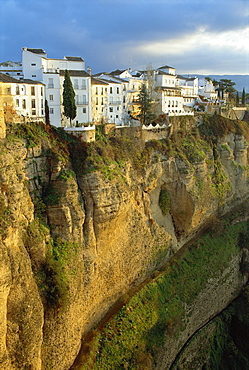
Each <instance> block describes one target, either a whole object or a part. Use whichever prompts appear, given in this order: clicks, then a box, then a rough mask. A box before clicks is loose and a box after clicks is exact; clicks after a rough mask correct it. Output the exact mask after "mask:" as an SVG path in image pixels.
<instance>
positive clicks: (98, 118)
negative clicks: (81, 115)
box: [91, 77, 109, 124]
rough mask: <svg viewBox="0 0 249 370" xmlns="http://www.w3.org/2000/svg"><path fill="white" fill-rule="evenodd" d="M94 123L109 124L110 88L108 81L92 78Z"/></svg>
mask: <svg viewBox="0 0 249 370" xmlns="http://www.w3.org/2000/svg"><path fill="white" fill-rule="evenodd" d="M91 86H92V122H93V123H96V124H103V123H105V122H108V88H109V84H108V82H107V81H104V80H102V79H101V78H97V77H92V78H91Z"/></svg>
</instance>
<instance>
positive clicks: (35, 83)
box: [18, 79, 45, 85]
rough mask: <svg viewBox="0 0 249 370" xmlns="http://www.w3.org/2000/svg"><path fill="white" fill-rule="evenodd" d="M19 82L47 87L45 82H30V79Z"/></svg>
mask: <svg viewBox="0 0 249 370" xmlns="http://www.w3.org/2000/svg"><path fill="white" fill-rule="evenodd" d="M18 82H20V83H25V84H30V85H45V84H44V83H43V82H40V81H35V80H30V79H24V80H18Z"/></svg>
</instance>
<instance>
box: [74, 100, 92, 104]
mask: <svg viewBox="0 0 249 370" xmlns="http://www.w3.org/2000/svg"><path fill="white" fill-rule="evenodd" d="M88 104H89V102H88V101H82V100H79V101H76V105H88Z"/></svg>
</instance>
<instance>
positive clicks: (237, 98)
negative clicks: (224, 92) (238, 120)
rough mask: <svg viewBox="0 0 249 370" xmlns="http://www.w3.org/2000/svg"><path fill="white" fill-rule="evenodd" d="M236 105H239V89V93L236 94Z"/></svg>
mask: <svg viewBox="0 0 249 370" xmlns="http://www.w3.org/2000/svg"><path fill="white" fill-rule="evenodd" d="M236 105H237V106H238V105H239V92H238V91H237V94H236Z"/></svg>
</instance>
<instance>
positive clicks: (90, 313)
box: [0, 133, 249, 370]
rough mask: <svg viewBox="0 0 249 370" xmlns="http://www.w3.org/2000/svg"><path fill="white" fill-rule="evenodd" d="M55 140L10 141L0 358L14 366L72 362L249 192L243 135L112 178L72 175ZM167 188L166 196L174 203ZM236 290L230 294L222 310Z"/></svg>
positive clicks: (155, 157) (57, 367) (1, 157)
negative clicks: (117, 311)
mask: <svg viewBox="0 0 249 370" xmlns="http://www.w3.org/2000/svg"><path fill="white" fill-rule="evenodd" d="M45 137H46V139H44V140H41V142H40V143H36V145H33V146H31V147H29V148H27V147H26V145H25V142H24V141H23V140H21V139H17V137H16V136H11V135H9V136H7V138H6V139H4V140H2V142H1V153H0V167H1V172H0V176H1V185H0V201H1V209H2V210H1V215H0V226H1V230H0V231H1V235H0V236H1V249H0V250H1V266H0V271H1V290H0V297H1V299H0V305H1V309H0V312H1V321H0V331H1V342H0V356H1V357H0V365H1V368H4V369H6V370H15V369H35V370H36V369H37V370H39V369H53V370H62V369H70V367H71V366H72V364H73V363H74V361H75V358H76V356H77V354H78V352H79V350H80V347H81V341H82V337H83V336H84V334H85V333H87V331H88V330H89V329H90V328H91V327H92V326H93V325H94V324H96V323H97V322H98V320H100V319H101V318H102V317H103V315H104V314H105V313H106V312H107V311H108V310H109V309H110V307H111V306H112V305H113V304H114V303H115V301H116V300H117V299H118V298H119V297H120V296H121V295H122V294H124V293H126V292H127V291H128V290H129V288H131V287H133V286H135V285H136V284H139V283H140V282H142V281H143V280H144V279H145V277H146V276H148V275H149V274H150V273H151V272H152V271H153V270H154V269H156V268H158V267H159V266H160V265H161V264H163V263H164V262H165V261H167V259H168V258H169V257H170V256H172V255H173V254H174V253H175V252H176V251H177V250H179V249H180V248H181V247H182V246H183V245H184V244H185V243H186V242H187V241H188V240H190V239H191V238H192V237H193V236H194V235H195V233H197V232H199V230H200V229H201V228H202V227H204V226H205V225H206V224H208V223H209V220H210V218H212V217H213V216H217V215H218V216H220V215H222V214H224V213H225V212H227V211H228V210H230V209H232V207H234V206H236V205H239V204H242V203H243V202H244V201H246V199H247V198H248V194H249V185H248V172H247V168H248V145H247V143H246V140H245V137H244V136H243V135H242V134H236V133H228V134H227V135H224V136H223V138H222V139H220V140H219V142H218V144H217V149H216V153H215V154H214V151H213V147H212V146H211V147H208V146H207V145H205V146H204V147H203V148H202V149H200V153H197V154H198V155H197V154H196V151H195V150H194V149H193V148H192V147H189V148H187V151H189V154H191V153H194V152H195V154H196V156H192V157H191V156H189V157H188V156H183V155H172V153H171V154H170V155H169V154H168V153H167V154H166V153H165V152H164V151H163V150H158V148H155V149H153V150H151V151H150V154H149V155H148V158H147V162H146V165H144V166H142V167H141V166H140V168H139V169H138V168H136V167H135V166H134V165H133V164H132V161H127V162H126V163H125V164H124V165H123V166H122V167H121V169H120V172H119V173H118V175H117V176H116V175H115V173H114V169H115V168H114V167H112V166H113V165H112V164H110V165H109V168H110V171H112V170H113V173H114V176H107V175H106V174H104V173H103V171H101V170H99V171H94V172H89V173H82V171H77V169H75V167H74V171H75V172H73V171H72V168H73V163H71V161H70V159H69V157H66V156H65V157H62V156H60V155H58V153H57V152H56V151H55V147H56V146H57V145H58V141H56V140H58V139H55V138H54V137H53V139H51V137H50V139H49V138H48V136H46V135H45ZM196 140H197V139H196ZM196 143H197V141H196ZM214 156H217V158H218V159H216V158H215V157H214ZM82 161H83V159H82ZM163 192H164V193H163ZM160 194H167V197H168V198H167V199H168V204H169V210H170V211H168V210H165V208H164V206H163V205H162V204H160ZM38 219H39V220H43V222H46V223H47V225H48V226H49V229H48V228H47V227H46V226H42V222H41V221H39V220H38ZM238 258H239V257H238ZM236 261H237V260H236ZM234 263H235V264H237V265H236V266H238V261H237V262H234ZM234 266H235V265H233V267H234ZM234 269H235V270H236V268H235V267H234ZM235 275H236V273H235ZM242 286H243V282H242V281H241V280H239V281H235V280H234V281H233V283H232V284H231V285H230V287H233V288H232V290H233V292H234V293H233V294H237V291H239V289H240V287H242ZM210 289H214V286H213V287H212V288H210ZM214 291H215V290H213V292H214ZM230 294H231V292H230V291H229V293H228V290H226V289H225V288H224V289H223V290H222V292H221V293H220V297H221V302H218V303H217V304H218V306H219V307H220V306H224V305H226V304H227V303H228V301H229V300H230V297H228V295H230ZM220 308H221V307H220ZM209 309H210V307H207V310H205V309H204V311H203V313H202V315H204V316H205V312H206V311H208V310H209ZM217 310H218V308H217ZM217 310H216V311H217ZM195 315H197V316H198V313H196V312H195V313H194V314H193V318H195V319H194V320H195V321H196V320H197V319H196V317H195ZM197 321H198V320H197ZM189 325H190V326H191V324H189ZM191 330H192V329H191V327H188V328H187V329H186V338H187V336H188V335H189V333H191ZM182 338H183V337H182ZM184 338H185V337H184ZM184 338H183V339H182V340H183V341H184V340H185V339H184ZM178 347H179V346H178V345H177V348H178ZM172 358H173V355H172ZM164 362H165V361H163V363H164Z"/></svg>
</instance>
